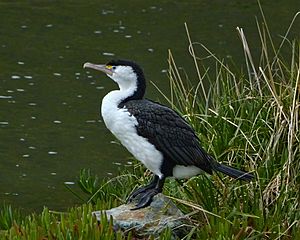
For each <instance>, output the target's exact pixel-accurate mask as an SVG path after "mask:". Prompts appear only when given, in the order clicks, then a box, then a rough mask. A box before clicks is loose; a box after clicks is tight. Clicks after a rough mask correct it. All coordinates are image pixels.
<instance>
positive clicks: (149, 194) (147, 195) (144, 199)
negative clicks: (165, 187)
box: [130, 188, 159, 210]
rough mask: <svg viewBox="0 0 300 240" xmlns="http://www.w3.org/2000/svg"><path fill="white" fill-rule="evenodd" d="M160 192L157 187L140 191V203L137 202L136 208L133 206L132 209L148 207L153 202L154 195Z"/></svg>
mask: <svg viewBox="0 0 300 240" xmlns="http://www.w3.org/2000/svg"><path fill="white" fill-rule="evenodd" d="M158 193H159V190H158V189H156V188H152V189H147V190H145V191H143V192H141V193H139V195H140V197H139V200H138V203H137V204H136V206H135V207H134V208H132V209H130V210H137V209H141V208H145V207H148V206H149V205H150V204H151V202H152V200H153V197H154V196H155V195H157V194H158Z"/></svg>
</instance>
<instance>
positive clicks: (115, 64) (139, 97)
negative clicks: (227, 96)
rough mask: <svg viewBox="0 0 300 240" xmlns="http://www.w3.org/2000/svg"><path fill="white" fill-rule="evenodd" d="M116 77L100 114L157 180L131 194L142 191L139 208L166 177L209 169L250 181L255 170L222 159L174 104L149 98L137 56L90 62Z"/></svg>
mask: <svg viewBox="0 0 300 240" xmlns="http://www.w3.org/2000/svg"><path fill="white" fill-rule="evenodd" d="M84 67H87V68H92V69H96V70H100V71H102V72H104V73H106V74H107V76H108V77H110V78H111V79H112V80H114V81H115V82H116V83H117V84H118V86H119V90H114V91H111V92H109V93H108V94H107V95H106V96H105V97H104V98H103V100H102V105H101V115H102V117H103V119H104V122H105V125H106V127H107V128H108V129H109V130H110V131H111V132H112V133H113V134H114V135H115V136H116V137H117V138H118V139H119V140H120V141H121V143H122V145H123V146H125V147H126V148H127V149H128V151H129V152H130V153H131V154H132V155H133V156H134V157H135V158H136V159H138V160H139V161H141V162H142V163H143V164H144V165H145V166H146V168H148V169H149V170H150V171H151V172H152V173H153V174H154V178H153V181H152V182H151V183H150V184H149V185H147V186H144V187H141V188H139V189H137V190H135V191H134V192H133V193H132V194H131V196H130V197H129V200H130V201H131V200H133V199H134V198H135V197H137V196H139V201H138V203H137V205H136V209H138V208H142V207H146V206H148V205H149V204H150V203H151V201H152V198H153V196H155V195H156V194H157V193H159V192H162V188H163V184H164V181H165V178H166V177H171V176H174V177H175V178H188V177H192V176H195V175H198V174H200V173H201V172H206V173H209V174H212V173H213V172H214V171H219V172H222V173H224V174H226V175H229V176H230V177H233V178H238V179H241V180H246V181H250V180H251V179H252V178H253V177H254V176H253V175H252V174H250V173H246V172H243V171H241V170H238V169H235V168H232V167H229V166H226V165H224V164H220V163H218V162H217V161H215V160H214V159H213V158H212V157H211V156H210V155H209V154H208V153H206V151H205V150H204V149H203V148H202V147H201V145H200V142H199V139H198V137H197V135H196V134H195V131H194V130H193V129H192V128H191V126H190V125H189V124H188V123H187V122H186V121H185V120H184V119H183V118H182V117H181V116H180V115H179V114H178V113H177V112H175V111H174V110H172V109H170V108H168V107H166V106H163V105H161V104H158V103H156V102H153V101H150V100H146V99H144V98H143V97H144V94H145V90H146V81H145V77H144V74H143V71H142V70H141V68H140V67H139V66H138V65H137V64H136V63H134V62H131V61H125V60H116V61H110V62H109V63H107V64H105V65H96V64H92V63H85V64H84Z"/></svg>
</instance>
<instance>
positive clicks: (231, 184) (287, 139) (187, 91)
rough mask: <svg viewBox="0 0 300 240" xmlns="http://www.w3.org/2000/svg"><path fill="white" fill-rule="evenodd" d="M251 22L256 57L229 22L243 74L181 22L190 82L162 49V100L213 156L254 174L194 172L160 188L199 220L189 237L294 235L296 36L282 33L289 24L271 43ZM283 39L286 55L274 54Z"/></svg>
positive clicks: (297, 208) (297, 214)
mask: <svg viewBox="0 0 300 240" xmlns="http://www.w3.org/2000/svg"><path fill="white" fill-rule="evenodd" d="M295 18H296V16H295ZM295 18H294V19H295ZM257 27H258V32H259V36H260V41H261V42H260V44H259V46H258V45H256V48H258V47H260V50H261V53H260V59H259V60H258V61H256V62H255V61H254V60H253V57H252V54H251V49H250V48H249V45H248V43H247V39H246V36H245V34H244V32H243V29H241V28H237V31H238V34H239V36H240V39H241V42H242V47H243V50H244V55H245V59H244V61H245V65H246V66H247V69H246V70H247V71H246V73H245V74H239V75H238V74H236V73H234V72H232V71H231V70H230V66H229V65H228V64H226V62H225V61H224V60H221V59H218V58H217V57H216V56H215V55H214V54H212V52H211V51H210V50H209V49H207V48H206V47H205V46H204V45H202V44H200V43H195V42H192V40H191V37H190V35H189V31H188V27H187V25H186V30H187V36H188V39H189V43H190V45H189V50H190V54H191V56H192V57H193V59H194V63H195V70H196V73H197V76H198V84H197V85H196V86H193V85H189V84H187V82H188V77H187V75H186V73H185V72H182V71H180V69H179V68H178V67H177V65H176V61H175V60H174V57H173V55H172V53H171V51H169V58H168V61H169V78H170V89H171V92H170V95H169V96H166V95H165V94H164V96H165V98H166V99H167V101H169V103H170V104H171V105H172V106H173V107H174V108H177V110H178V111H179V112H181V114H183V116H184V117H185V118H186V119H187V120H188V121H189V122H190V123H191V124H192V125H193V127H194V129H195V130H196V131H197V133H198V136H199V138H200V139H201V142H202V145H203V146H204V147H205V149H207V150H208V151H209V152H210V153H211V154H212V155H213V156H214V157H215V159H217V160H218V161H220V162H223V163H226V164H229V165H232V166H235V167H238V168H242V169H245V170H247V171H251V172H253V173H254V174H255V176H256V178H255V180H254V181H253V182H252V183H249V184H247V183H244V182H238V181H236V180H232V179H229V178H226V177H224V178H223V180H220V178H218V177H216V176H214V177H212V178H207V177H195V178H192V179H191V180H189V181H186V182H184V188H181V187H176V186H174V185H171V187H169V188H168V190H167V193H168V194H169V195H171V196H172V198H173V199H174V200H176V201H178V203H180V204H181V205H182V207H183V208H184V211H185V212H186V213H188V212H190V211H191V210H194V212H193V214H192V218H193V219H195V225H196V226H198V225H199V226H201V227H198V228H196V229H195V231H194V235H193V238H194V237H196V239H296V237H297V236H298V237H299V236H300V235H299V234H300V230H299V229H300V222H299V221H300V220H299V219H300V204H299V200H300V194H299V190H300V181H299V180H300V175H299V172H300V152H299V146H300V144H299V143H300V134H299V107H300V104H299V92H300V82H299V79H300V54H299V53H300V44H299V39H298V40H294V41H288V40H287V38H286V37H287V35H288V31H289V29H290V28H289V29H288V31H287V33H286V36H285V37H284V38H283V40H282V42H281V43H280V45H279V47H275V44H274V42H273V40H272V38H271V34H270V32H269V29H268V27H267V25H266V24H263V25H259V24H257ZM195 45H199V46H201V47H202V48H203V49H204V50H205V51H206V52H207V53H208V55H209V57H210V58H213V59H214V60H215V63H216V68H215V76H216V77H215V78H214V79H213V80H211V78H210V76H209V74H210V69H208V68H207V67H205V65H204V64H203V61H202V60H201V59H203V58H201V57H200V56H196V55H195V50H194V46H195ZM284 47H285V51H286V50H289V54H285V56H286V55H287V56H290V57H289V59H286V58H283V57H282V56H281V51H282V49H283V48H284ZM207 81H208V82H209V88H208V89H207V88H206V86H205V84H204V83H205V82H207ZM174 184H175V183H174ZM167 186H168V185H167ZM169 186H170V185H169Z"/></svg>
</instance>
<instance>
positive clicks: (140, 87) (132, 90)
mask: <svg viewBox="0 0 300 240" xmlns="http://www.w3.org/2000/svg"><path fill="white" fill-rule="evenodd" d="M119 89H120V90H119V93H118V95H119V96H120V97H121V96H122V99H120V102H119V104H118V106H119V107H123V106H124V104H125V103H126V102H128V101H130V100H140V99H143V97H144V95H145V91H146V82H145V79H144V77H143V76H142V77H138V79H137V81H136V83H135V84H132V85H128V86H123V85H119Z"/></svg>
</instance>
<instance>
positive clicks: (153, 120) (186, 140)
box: [124, 100, 212, 174]
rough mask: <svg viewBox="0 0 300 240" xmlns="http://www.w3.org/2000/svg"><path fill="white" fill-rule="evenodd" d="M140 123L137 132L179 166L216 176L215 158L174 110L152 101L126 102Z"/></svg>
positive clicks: (126, 106)
mask: <svg viewBox="0 0 300 240" xmlns="http://www.w3.org/2000/svg"><path fill="white" fill-rule="evenodd" d="M124 107H125V108H126V109H128V111H129V113H130V114H132V115H133V116H134V117H135V118H136V119H137V121H138V126H137V127H136V128H137V132H138V134H139V135H141V136H143V137H145V138H147V139H148V140H149V142H151V143H152V144H153V145H155V146H156V148H157V149H158V150H159V151H161V152H162V153H163V155H164V157H167V158H168V159H169V160H172V161H173V162H174V163H175V164H174V165H176V164H178V165H184V166H188V165H195V166H197V167H199V168H201V169H202V170H204V171H206V172H208V173H210V174H211V173H212V159H211V157H210V156H209V155H208V154H207V153H206V152H205V151H204V150H203V149H202V147H201V146H200V143H199V139H198V137H197V136H196V134H195V132H194V130H193V129H192V128H191V126H190V125H189V124H188V123H187V122H186V121H185V120H184V119H183V118H182V117H181V116H180V115H179V114H178V113H177V112H175V111H174V110H172V109H170V108H168V107H166V106H163V105H160V104H158V103H155V102H152V101H149V100H131V101H128V102H125V103H124Z"/></svg>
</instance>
